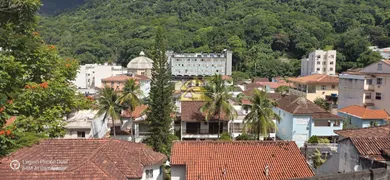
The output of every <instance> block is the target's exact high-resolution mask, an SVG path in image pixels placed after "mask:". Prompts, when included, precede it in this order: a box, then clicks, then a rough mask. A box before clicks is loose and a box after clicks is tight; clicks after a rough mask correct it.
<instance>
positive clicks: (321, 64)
mask: <svg viewBox="0 0 390 180" xmlns="http://www.w3.org/2000/svg"><path fill="white" fill-rule="evenodd" d="M311 74H326V75H335V74H336V51H335V50H329V51H323V50H316V51H313V52H311V53H310V54H309V56H308V57H306V58H304V59H302V61H301V76H307V75H311Z"/></svg>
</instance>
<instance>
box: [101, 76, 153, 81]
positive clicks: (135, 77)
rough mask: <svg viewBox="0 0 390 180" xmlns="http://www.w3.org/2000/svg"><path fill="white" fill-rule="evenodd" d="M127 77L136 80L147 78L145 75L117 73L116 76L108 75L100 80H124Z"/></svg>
mask: <svg viewBox="0 0 390 180" xmlns="http://www.w3.org/2000/svg"><path fill="white" fill-rule="evenodd" d="M129 79H134V80H136V81H142V80H147V79H149V78H148V77H146V76H141V75H136V76H127V75H117V76H110V77H108V78H104V79H102V82H125V81H127V80H129Z"/></svg>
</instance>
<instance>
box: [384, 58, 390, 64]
mask: <svg viewBox="0 0 390 180" xmlns="http://www.w3.org/2000/svg"><path fill="white" fill-rule="evenodd" d="M382 61H383V62H384V63H386V64H388V65H390V59H387V60H382Z"/></svg>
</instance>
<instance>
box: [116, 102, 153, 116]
mask: <svg viewBox="0 0 390 180" xmlns="http://www.w3.org/2000/svg"><path fill="white" fill-rule="evenodd" d="M147 108H148V106H147V105H144V104H141V105H140V106H137V107H135V109H134V111H133V112H132V113H131V117H132V118H138V117H141V116H142V115H143V114H144V112H145V110H146V109H147ZM121 117H124V118H129V117H130V112H129V111H128V110H124V111H122V114H121Z"/></svg>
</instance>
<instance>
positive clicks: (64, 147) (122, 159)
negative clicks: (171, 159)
mask: <svg viewBox="0 0 390 180" xmlns="http://www.w3.org/2000/svg"><path fill="white" fill-rule="evenodd" d="M12 160H18V161H19V162H20V163H21V167H20V168H19V169H18V170H12V169H11V168H10V162H11V161H12ZM166 160H167V157H166V156H165V155H163V154H161V153H157V152H154V151H153V150H152V149H151V148H149V147H147V146H146V145H145V144H140V143H132V142H127V141H120V140H112V139H49V140H42V141H40V142H39V143H38V144H36V145H33V146H32V147H26V148H23V149H20V150H18V151H16V152H14V153H12V154H10V155H9V156H7V157H5V158H3V159H0V174H1V179H25V178H28V179H85V178H88V179H126V178H130V179H141V178H142V173H143V169H144V167H145V166H151V165H161V164H163V163H164V162H165V161H166ZM40 161H54V162H55V163H54V164H47V163H38V164H33V165H31V166H34V167H39V168H40V170H35V169H31V170H26V169H24V170H23V167H24V168H25V167H26V164H23V162H40ZM48 167H49V168H50V167H58V169H54V170H46V171H42V168H48Z"/></svg>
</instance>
